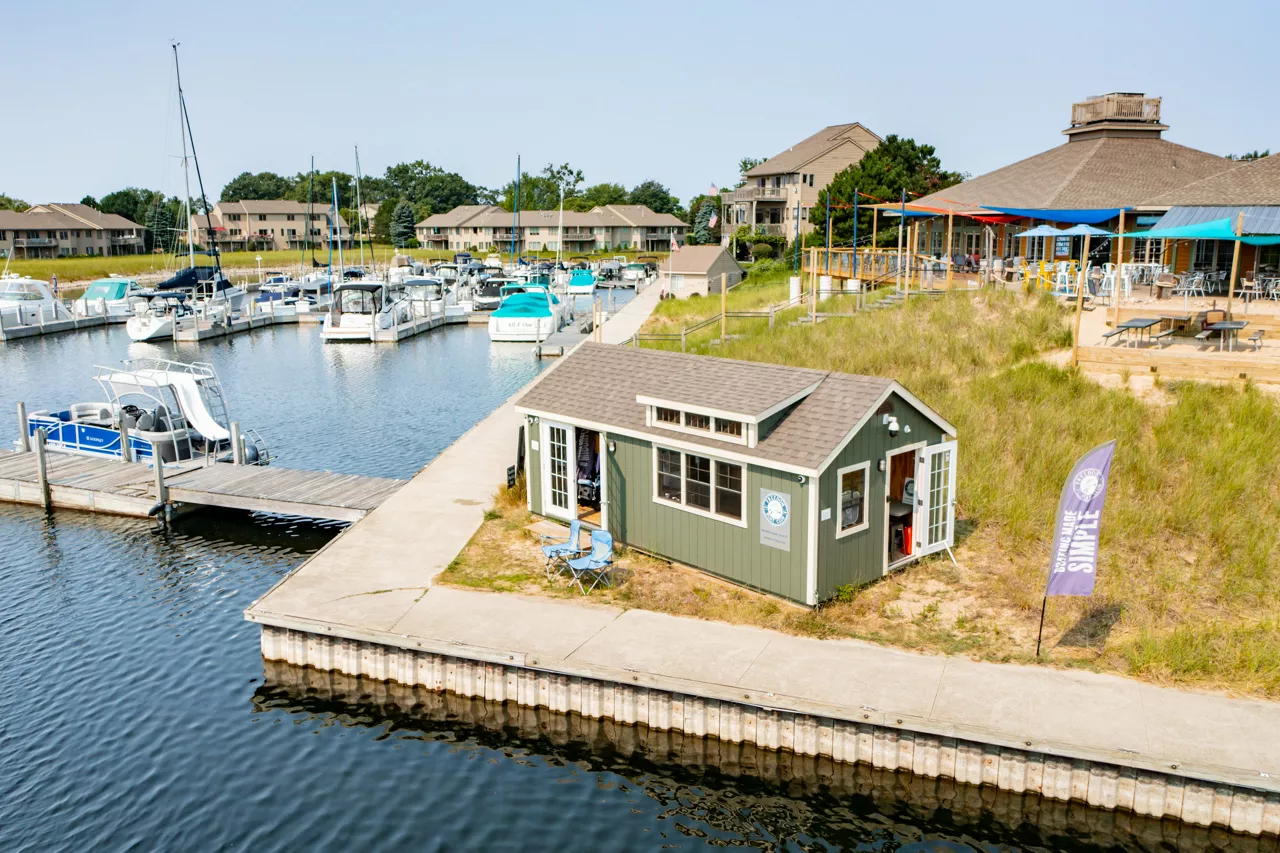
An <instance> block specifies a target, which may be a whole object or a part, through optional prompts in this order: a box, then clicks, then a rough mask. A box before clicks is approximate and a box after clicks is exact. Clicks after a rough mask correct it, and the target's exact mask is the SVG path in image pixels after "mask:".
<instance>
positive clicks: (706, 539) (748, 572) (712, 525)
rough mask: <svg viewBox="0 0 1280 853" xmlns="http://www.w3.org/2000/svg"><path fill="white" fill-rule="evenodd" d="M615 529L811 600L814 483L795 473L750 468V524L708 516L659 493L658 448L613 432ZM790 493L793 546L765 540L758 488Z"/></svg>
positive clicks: (701, 564)
mask: <svg viewBox="0 0 1280 853" xmlns="http://www.w3.org/2000/svg"><path fill="white" fill-rule="evenodd" d="M608 438H609V439H612V440H613V441H614V442H615V444H616V450H615V451H614V452H613V453H611V454H610V455H609V469H608V481H609V482H608V489H609V530H610V532H611V533H613V536H614V538H615V539H616V540H618V541H620V542H623V543H625V544H627V545H631V546H634V547H636V548H640V549H642V550H645V551H649V552H652V553H654V554H660V555H661V556H663V557H666V558H668V559H671V560H674V561H676V562H678V563H684V564H686V565H689V566H695V567H697V568H699V569H704V570H706V571H709V572H712V573H714V574H717V575H721V576H723V577H725V578H728V579H729V580H732V581H735V582H737V583H741V584H746V585H748V586H752V587H756V588H757V589H762V590H765V591H768V592H771V593H774V594H775V595H781V596H783V597H786V598H790V599H793V600H795V601H800V602H803V601H804V599H805V557H806V544H807V541H808V539H807V529H808V523H809V511H808V506H809V504H808V497H809V487H808V485H807V484H806V485H803V486H802V485H801V484H800V483H799V482H798V481H797V479H796V476H795V475H794V474H787V473H783V472H781V471H774V470H771V469H768V468H762V467H760V466H758V465H749V466H745V467H746V476H745V480H746V482H745V484H744V487H743V495H742V503H743V514H744V515H745V516H746V520H747V526H746V527H745V528H744V527H737V526H735V525H732V524H727V523H725V522H723V521H717V520H715V519H712V518H705V517H703V516H700V515H695V514H694V513H691V512H686V511H684V510H682V509H677V508H675V507H670V506H664V505H663V504H660V503H658V502H656V501H654V499H653V447H652V445H651V444H650V443H649V442H648V441H643V440H641V439H635V438H628V437H626V436H621V435H616V434H612V433H611V434H610V435H609V436H608ZM762 488H766V489H772V490H776V491H779V492H784V493H786V494H789V495H790V496H791V550H790V551H780V550H778V549H776V548H771V547H768V546H766V545H761V544H760V489H762Z"/></svg>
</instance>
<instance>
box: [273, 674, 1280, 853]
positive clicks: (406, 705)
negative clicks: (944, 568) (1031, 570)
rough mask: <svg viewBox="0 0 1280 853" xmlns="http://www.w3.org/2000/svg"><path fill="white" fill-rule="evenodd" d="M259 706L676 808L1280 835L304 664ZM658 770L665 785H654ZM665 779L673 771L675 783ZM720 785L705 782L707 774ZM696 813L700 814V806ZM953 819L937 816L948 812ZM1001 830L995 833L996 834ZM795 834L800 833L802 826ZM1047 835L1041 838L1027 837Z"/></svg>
mask: <svg viewBox="0 0 1280 853" xmlns="http://www.w3.org/2000/svg"><path fill="white" fill-rule="evenodd" d="M254 701H255V704H256V705H258V706H259V707H261V708H262V709H263V710H265V711H272V712H274V711H278V710H280V709H281V708H284V709H285V710H287V711H289V712H292V713H311V714H320V715H327V714H345V715H348V716H351V717H358V718H362V719H368V720H371V725H374V726H376V725H378V724H379V722H380V720H382V719H394V720H395V724H396V727H397V728H398V729H402V730H403V729H405V728H409V729H417V730H420V731H424V732H430V733H433V734H438V733H441V732H449V733H451V734H452V735H453V736H454V738H455V739H456V741H457V742H458V743H459V744H462V743H466V742H471V743H474V744H475V745H476V746H477V747H479V748H485V747H489V748H492V749H494V755H495V756H501V755H504V754H505V755H508V757H509V758H510V760H522V759H523V757H524V755H525V753H524V749H529V750H532V751H534V752H536V753H537V754H542V755H546V754H551V755H561V756H562V757H563V758H564V760H566V761H570V762H573V763H575V764H581V762H582V761H583V760H584V753H583V750H584V748H585V750H586V761H587V762H588V763H589V764H590V765H591V766H592V768H593V769H597V770H601V771H605V772H621V773H622V774H623V775H624V776H628V781H629V782H630V783H631V784H633V785H636V786H638V787H639V788H640V789H642V790H645V792H646V793H648V788H649V785H651V784H652V785H653V787H654V791H653V796H654V797H656V798H657V799H659V800H660V801H662V802H664V803H665V802H667V801H668V798H669V795H670V791H671V784H672V782H673V781H674V782H676V783H680V782H681V781H683V780H685V779H686V778H687V780H688V783H689V784H695V785H698V786H700V787H701V786H705V785H707V784H708V783H709V784H711V785H713V786H714V785H716V784H717V779H718V781H719V782H720V783H721V784H724V785H726V786H732V785H733V783H734V780H738V779H749V780H753V781H754V782H757V783H763V784H764V785H766V786H768V787H769V788H770V789H771V790H773V791H776V792H777V793H779V794H780V795H782V796H785V797H788V798H793V797H810V796H818V797H824V798H834V799H836V800H837V801H844V802H847V801H848V800H850V799H851V798H862V799H863V800H864V802H865V801H869V804H870V806H871V807H872V808H874V810H875V811H876V812H877V813H878V814H877V817H879V816H883V817H884V818H887V819H889V820H893V821H899V820H902V821H905V822H906V823H908V824H910V825H913V826H919V825H923V824H929V825H931V826H936V825H938V823H939V821H940V820H941V821H942V822H945V823H946V824H949V825H951V826H952V827H954V829H955V830H956V831H957V832H963V833H966V834H968V835H971V836H972V837H974V838H975V839H978V840H981V839H982V838H983V837H991V836H993V835H994V836H1004V837H1013V835H1014V834H1015V833H1016V835H1017V837H1018V838H1019V841H1020V843H1021V844H1023V845H1025V846H1026V847H1030V848H1035V849H1041V848H1049V847H1051V846H1052V843H1053V842H1052V840H1053V839H1054V838H1055V837H1057V836H1069V837H1070V838H1071V839H1072V841H1073V842H1074V843H1076V844H1082V845H1093V846H1095V847H1097V848H1098V849H1111V848H1113V847H1115V846H1117V845H1118V846H1122V847H1124V848H1126V849H1130V848H1136V849H1139V850H1153V851H1154V850H1160V851H1165V853H1200V851H1204V850H1223V849H1227V850H1230V851H1231V853H1280V838H1277V837H1275V836H1262V837H1256V836H1251V837H1250V836H1240V835H1233V834H1229V833H1228V832H1226V831H1225V830H1222V829H1216V828H1209V827H1201V826H1195V825H1193V824H1188V823H1184V822H1182V821H1178V820H1173V819H1163V820H1162V819H1157V818H1151V817H1142V816H1139V815H1136V814H1134V813H1132V812H1128V811H1108V810H1105V809H1093V808H1089V807H1087V806H1083V805H1080V804H1078V803H1074V802H1070V801H1064V800H1059V799H1052V798H1049V797H1045V796H1042V795H1040V794H1037V793H1034V792H1030V791H1026V792H1022V793H1013V792H1005V791H1000V790H998V789H996V788H994V787H992V786H985V787H979V786H974V785H965V784H961V783H958V782H956V781H954V780H952V779H945V778H942V777H940V776H939V777H928V776H925V775H923V774H916V773H907V772H903V771H889V770H877V769H875V768H873V767H871V766H870V764H864V763H857V764H855V763H848V762H839V761H834V760H832V759H831V758H829V757H822V756H808V755H801V754H799V753H796V752H790V751H784V750H769V749H763V748H760V747H757V746H755V745H754V744H750V743H745V742H738V743H735V742H732V741H726V740H720V739H719V738H711V737H693V736H690V735H686V734H683V733H682V732H677V731H672V730H662V729H655V728H651V727H649V726H645V725H641V724H622V723H618V722H615V721H613V720H610V719H608V718H607V717H602V718H591V717H584V716H581V715H579V714H572V713H570V714H561V713H556V712H554V711H551V710H549V709H547V708H539V707H528V706H524V705H517V704H515V703H514V702H490V701H486V700H484V699H479V698H474V697H465V696H459V695H457V694H455V693H447V692H444V691H435V690H431V689H428V688H425V687H419V686H410V685H404V684H400V683H398V682H395V681H384V680H381V679H374V678H363V677H359V676H349V675H346V674H344V673H340V672H335V671H333V670H318V669H315V668H312V667H299V666H293V665H291V664H286V663H283V662H276V661H269V662H267V664H266V667H265V680H264V686H263V687H262V688H261V690H260V691H259V695H258V696H257V697H256V698H255V700H254ZM513 747H514V748H515V749H514V752H512V748H513ZM619 756H621V757H623V758H625V759H627V761H628V762H634V763H635V764H636V765H637V766H638V768H642V770H641V772H640V774H639V775H637V776H636V777H635V778H630V774H628V773H627V771H625V770H622V769H620V768H618V767H617V764H616V760H617V758H618V757H619ZM654 769H656V770H657V771H658V773H659V775H658V777H657V778H656V779H654V780H653V781H652V782H650V781H648V780H649V778H650V774H651V773H652V771H653V770H654ZM666 774H670V778H668V776H667V775H666ZM708 775H711V776H712V778H711V779H708V778H707V776H708ZM695 808H697V806H696V805H695ZM940 811H941V812H943V813H944V814H942V815H940V814H939V812H940ZM993 823H994V824H995V826H994V827H993ZM795 829H796V831H797V832H802V831H803V828H802V827H801V826H797V827H796V828H795ZM1029 832H1032V833H1038V834H1039V840H1036V839H1035V838H1034V837H1033V836H1031V837H1029V835H1028V833H1029Z"/></svg>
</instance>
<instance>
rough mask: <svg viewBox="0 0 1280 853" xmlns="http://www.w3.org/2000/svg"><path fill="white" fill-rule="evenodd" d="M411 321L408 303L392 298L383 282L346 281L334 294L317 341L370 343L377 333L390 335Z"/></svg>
mask: <svg viewBox="0 0 1280 853" xmlns="http://www.w3.org/2000/svg"><path fill="white" fill-rule="evenodd" d="M414 319H415V318H414V315H413V307H412V306H411V305H410V303H409V302H408V300H405V299H392V298H391V293H390V291H389V290H388V289H387V285H386V284H384V283H383V282H365V281H361V282H348V283H346V284H340V285H338V289H337V290H335V291H334V294H333V304H332V305H331V306H330V307H329V311H328V313H326V314H325V316H324V322H323V323H322V325H321V326H320V339H321V340H323V341H324V342H325V343H336V342H340V341H373V340H377V339H378V335H379V334H380V333H386V334H388V335H391V336H394V335H395V334H396V333H397V331H398V329H399V327H400V326H401V325H403V324H405V323H410V322H413V321H414Z"/></svg>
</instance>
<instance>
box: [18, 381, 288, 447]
mask: <svg viewBox="0 0 1280 853" xmlns="http://www.w3.org/2000/svg"><path fill="white" fill-rule="evenodd" d="M94 378H95V379H96V380H97V382H98V384H99V385H101V386H102V390H103V392H104V394H105V397H106V398H105V400H103V401H93V402H86V403H73V404H71V405H70V406H68V407H67V408H65V409H61V410H57V411H54V410H42V411H37V412H32V413H30V414H29V415H28V416H27V433H28V435H35V432H36V430H38V429H43V430H45V435H46V439H45V446H46V447H47V448H48V449H49V450H51V451H55V452H58V453H73V454H77V455H80V456H96V457H108V458H110V457H114V458H116V459H120V458H121V457H122V456H123V455H124V452H125V447H126V446H125V445H124V444H123V442H122V441H121V438H122V436H123V435H124V434H125V432H126V428H127V433H128V436H129V442H128V445H127V448H128V453H129V458H130V459H133V460H136V461H138V462H154V461H155V460H157V459H158V460H160V462H161V464H169V463H181V464H183V465H192V464H194V465H200V464H205V465H209V464H213V463H215V462H231V461H233V460H232V447H231V420H230V415H229V414H228V411H227V402H226V397H225V395H224V394H223V391H222V383H221V382H219V381H218V375H217V374H216V373H214V370H213V367H212V365H209V364H204V363H201V362H197V363H194V364H183V363H181V362H176V361H167V360H164V359H131V360H129V361H126V362H124V367H99V368H97V374H96V375H95V376H94ZM240 435H241V436H242V440H243V451H244V461H245V462H246V463H248V464H251V465H266V464H267V463H268V462H269V461H270V454H269V453H268V451H267V445H266V442H264V441H263V440H262V438H261V436H259V435H258V434H257V433H256V432H254V431H253V430H244V431H242V432H241V433H240Z"/></svg>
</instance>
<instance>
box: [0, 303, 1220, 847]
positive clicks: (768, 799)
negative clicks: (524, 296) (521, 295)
mask: <svg viewBox="0 0 1280 853" xmlns="http://www.w3.org/2000/svg"><path fill="white" fill-rule="evenodd" d="M126 355H134V356H143V355H146V356H163V357H173V358H177V359H179V360H203V361H209V362H211V363H213V365H214V366H215V368H216V369H217V370H218V372H219V375H220V376H221V377H222V380H223V384H224V387H225V388H226V391H227V395H228V398H229V400H230V403H231V408H232V412H233V415H234V417H235V418H237V419H238V420H240V421H242V422H243V423H244V424H245V426H251V427H254V428H257V429H259V430H261V431H262V432H263V433H264V434H265V435H266V437H267V439H268V441H269V442H270V443H271V444H272V446H273V450H274V451H275V452H276V453H277V454H278V458H279V459H280V461H281V464H284V465H289V466H293V467H304V468H323V469H329V470H335V471H343V472H352V473H367V474H379V475H383V476H401V477H403V476H408V475H411V474H412V473H413V472H414V471H416V470H417V469H419V468H420V467H422V466H423V465H424V464H426V463H427V462H428V461H430V459H431V458H432V457H434V456H435V455H436V454H437V453H439V452H440V450H442V449H443V448H444V447H446V446H447V445H448V444H449V443H450V442H452V441H453V440H454V439H455V438H457V436H458V435H460V434H461V433H462V432H463V431H465V430H466V429H467V428H469V427H470V426H471V425H473V424H474V423H475V422H476V421H478V420H479V419H480V418H482V417H483V416H484V415H485V414H487V413H488V412H489V411H491V410H492V409H493V408H494V407H495V406H497V405H498V403H499V402H501V401H502V400H503V399H505V398H506V397H508V396H509V395H510V394H511V393H513V392H514V391H515V390H516V389H518V388H519V387H520V386H522V385H523V384H524V383H525V382H527V381H528V380H529V379H531V378H532V377H533V376H534V375H536V373H537V371H538V370H539V369H540V365H539V364H538V363H537V362H535V361H534V360H533V358H532V356H531V355H530V353H529V348H528V347H527V346H525V345H501V346H497V345H491V344H490V343H489V341H488V338H487V335H486V333H485V331H484V329H483V328H479V327H474V328H464V327H455V328H450V329H447V330H444V331H441V332H438V333H433V334H429V335H424V336H421V337H419V338H417V339H414V340H412V341H409V342H406V343H404V344H402V345H400V346H399V347H375V346H372V345H346V346H329V347H325V346H322V345H321V344H320V341H319V334H318V332H317V330H316V329H314V328H307V327H302V328H291V327H282V328H277V329H270V330H263V331H259V332H256V333H253V334H249V335H243V336H240V337H237V338H232V339H228V340H225V341H221V342H213V343H206V344H203V345H201V346H200V347H199V348H196V347H194V346H190V347H184V346H173V345H165V346H160V347H154V346H151V345H138V344H133V345H130V344H129V342H128V339H127V337H126V336H125V334H124V330H123V328H120V327H115V328H113V329H110V330H106V331H103V330H97V331H92V332H87V333H80V334H69V335H61V336H56V337H50V338H45V339H35V340H30V341H23V342H17V343H11V344H9V345H7V346H6V347H4V348H3V349H0V362H2V364H3V368H4V369H3V370H2V371H0V405H2V406H3V407H4V409H3V411H0V414H3V412H5V411H7V412H12V411H13V405H14V402H15V401H17V400H25V401H26V402H27V404H28V405H29V406H30V407H32V408H43V407H45V406H51V405H65V404H66V403H68V402H73V401H77V400H87V399H94V398H97V397H98V396H99V394H98V393H97V390H96V387H95V386H94V385H93V383H92V382H91V380H90V377H91V374H92V366H93V365H94V364H112V363H115V362H117V361H119V360H120V359H121V358H123V357H125V356H126ZM16 434H17V428H16V423H15V422H14V420H13V416H12V415H10V416H9V417H8V418H7V419H6V420H3V421H0V441H4V442H5V443H6V445H7V444H8V443H9V442H10V441H11V440H12V439H13V438H14V437H15V436H16ZM513 454H514V449H513ZM406 523H412V520H411V519H406ZM333 532H334V529H333V528H332V527H326V526H324V525H319V524H310V523H304V522H297V521H283V520H279V519H270V518H262V517H250V516H248V515H245V514H241V513H235V512H214V511H207V512H203V513H198V514H196V515H193V516H191V517H188V518H185V519H180V520H179V521H177V522H176V523H175V524H174V525H173V526H172V527H171V528H170V529H169V530H167V531H158V530H156V529H155V528H154V527H153V526H152V525H151V524H150V523H147V522H140V521H135V520H127V519H113V518H110V517H97V516H93V515H89V514H83V513H75V512H70V511H59V512H56V513H54V514H52V515H49V516H46V515H45V514H44V513H42V512H41V511H39V510H38V509H33V508H27V507H14V506H7V505H0V543H2V544H0V601H2V602H3V603H2V604H0V673H2V674H3V675H2V676H0V687H2V689H0V850H4V851H25V850H248V849H254V850H347V849H368V850H401V849H404V850H507V849H509V850H541V849H548V850H549V849H555V850H654V849H666V848H670V849H680V850H690V849H701V848H704V847H723V846H746V847H754V848H760V849H771V850H839V849H851V850H875V851H894V850H899V851H969V850H975V851H1013V850H1184V849H1185V850H1192V849H1209V848H1208V847H1207V846H1206V845H1208V844H1209V843H1210V842H1209V839H1210V836H1209V835H1208V834H1204V835H1203V836H1200V835H1195V834H1193V833H1191V832H1190V831H1187V830H1182V829H1178V828H1176V827H1175V828H1170V827H1167V826H1166V827H1162V826H1161V825H1159V824H1154V825H1151V824H1149V823H1148V824H1142V825H1141V826H1139V827H1138V828H1137V829H1135V826H1134V824H1135V822H1133V821H1128V820H1124V819H1117V818H1116V816H1113V815H1102V814H1099V813H1095V812H1090V811H1089V810H1087V809H1065V808H1058V809H1057V810H1056V811H1055V812H1054V814H1055V819H1054V821H1053V822H1052V826H1049V825H1046V821H1043V820H1040V819H1038V818H1035V817H1032V816H1031V815H1036V814H1037V813H1036V812H1035V811H1034V810H1028V809H1027V808H1026V807H1025V804H1021V803H1020V801H1019V802H1018V803H1013V804H1012V805H1010V802H1009V801H1008V800H1007V799H1000V798H996V799H992V797H991V796H985V797H981V798H976V799H975V797H972V796H971V797H969V798H968V799H967V800H966V803H967V804H965V805H957V804H956V803H955V802H953V801H952V800H951V799H948V798H943V799H941V800H939V799H937V798H933V797H930V796H923V797H921V796H919V795H913V794H912V793H911V791H910V785H909V780H902V779H900V778H899V777H893V776H888V775H885V774H880V775H879V776H877V777H876V778H875V779H870V780H864V781H866V784H862V783H858V784H852V785H850V784H845V785H831V786H824V785H823V784H821V783H820V781H819V780H818V779H816V778H815V780H814V781H813V782H812V783H809V782H805V783H803V784H802V783H801V781H800V780H795V779H792V780H788V779H787V778H785V774H778V773H776V772H772V773H762V774H760V775H758V776H756V775H753V774H750V773H748V774H743V775H736V774H734V773H729V772H726V771H725V769H724V768H723V767H721V766H719V765H716V766H711V765H708V764H706V763H701V762H694V763H692V764H690V763H688V762H684V761H681V760H678V759H676V758H673V756H672V755H671V754H670V753H669V750H664V749H653V748H651V749H648V750H639V751H637V750H634V749H630V748H624V747H623V746H622V745H620V744H619V743H618V742H616V741H611V740H609V739H607V738H602V737H599V736H598V732H597V735H594V736H583V737H580V738H576V739H575V738H574V737H572V736H570V737H554V736H550V735H544V734H542V733H541V730H540V728H539V727H538V726H537V725H533V726H529V725H518V724H515V723H512V722H511V721H506V722H503V721H502V720H501V715H502V713H504V712H503V711H502V709H493V708H487V707H484V706H480V707H477V706H476V705H475V704H474V703H456V702H455V703H452V704H451V703H449V702H445V701H444V700H442V699H441V698H440V697H432V696H423V695H418V694H414V693H413V692H412V691H409V694H408V695H407V697H406V695H405V692H404V691H401V695H399V696H397V697H393V698H395V699H396V700H397V701H389V700H388V698H387V697H386V696H383V695H381V694H379V693H378V691H379V690H381V689H382V688H379V687H378V686H376V685H367V684H361V683H360V682H358V681H356V680H348V681H338V682H335V681H334V680H333V679H328V678H327V677H325V678H322V679H321V680H320V683H319V686H317V684H316V683H313V679H315V678H316V677H317V674H315V673H313V672H312V673H308V672H307V671H301V670H299V671H294V672H290V671H289V670H283V671H282V670H281V669H280V668H279V667H274V666H273V667H268V668H267V671H266V672H264V665H263V661H262V659H261V657H260V655H259V652H258V629H257V627H256V626H253V625H250V624H247V623H245V622H243V621H242V620H241V616H240V613H241V611H242V609H243V608H244V607H245V606H247V605H248V604H249V602H250V601H252V600H253V599H254V598H255V597H257V596H258V595H259V594H261V593H262V592H263V591H265V590H266V589H267V588H268V587H269V586H270V585H271V584H272V583H274V582H275V581H276V580H278V579H279V578H280V577H282V576H283V575H284V574H285V573H287V572H288V571H289V570H290V569H292V568H293V567H295V566H296V565H298V564H299V563H300V562H301V561H302V560H304V559H305V558H306V557H307V555H309V554H311V553H313V552H314V551H315V550H316V549H318V548H319V547H321V546H322V545H323V544H324V543H325V542H327V541H328V540H329V538H330V537H331V536H332V535H333ZM384 692H385V691H384ZM495 719H497V720H498V723H497V724H495ZM552 728H554V726H553V727H552ZM766 763H767V761H766ZM987 794H990V792H987ZM1212 843H1213V846H1219V845H1221V846H1222V849H1229V848H1230V845H1231V841H1230V839H1227V838H1225V837H1224V836H1222V835H1221V834H1215V835H1214V836H1212ZM1241 849H1245V848H1241Z"/></svg>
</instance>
